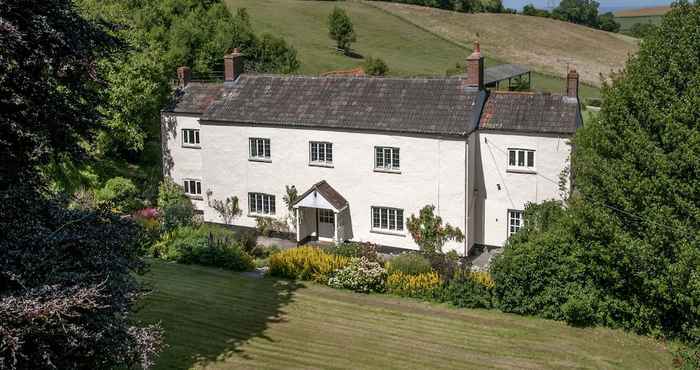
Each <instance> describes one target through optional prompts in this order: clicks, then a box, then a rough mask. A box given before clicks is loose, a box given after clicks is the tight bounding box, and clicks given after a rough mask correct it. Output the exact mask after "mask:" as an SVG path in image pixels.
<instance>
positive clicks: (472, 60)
mask: <svg viewBox="0 0 700 370" xmlns="http://www.w3.org/2000/svg"><path fill="white" fill-rule="evenodd" d="M467 85H469V86H473V87H476V88H478V89H479V90H483V89H484V56H483V55H481V47H480V46H479V41H477V42H475V43H474V52H473V53H472V54H471V55H470V56H469V57H468V58H467Z"/></svg>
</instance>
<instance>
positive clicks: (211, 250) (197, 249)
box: [151, 225, 254, 271]
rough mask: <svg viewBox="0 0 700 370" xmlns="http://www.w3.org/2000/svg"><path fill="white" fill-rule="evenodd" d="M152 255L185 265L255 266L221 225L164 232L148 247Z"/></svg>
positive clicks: (186, 227) (235, 269)
mask: <svg viewBox="0 0 700 370" xmlns="http://www.w3.org/2000/svg"><path fill="white" fill-rule="evenodd" d="M151 253H152V254H153V255H154V256H155V257H160V258H163V259H165V260H169V261H175V262H178V263H184V264H197V265H202V266H214V267H221V268H225V269H228V270H234V271H246V270H250V269H252V268H253V267H254V264H253V258H252V257H251V256H250V255H248V254H247V253H246V252H244V251H243V250H242V249H241V248H240V246H239V245H238V244H237V242H236V237H235V234H234V233H233V232H232V231H230V230H226V229H224V228H222V227H216V226H211V225H207V226H202V227H198V228H194V227H190V226H185V227H178V228H176V229H175V230H173V231H171V232H169V233H167V234H165V235H164V236H163V238H162V239H161V241H159V242H158V243H156V244H155V245H154V246H153V248H152V249H151Z"/></svg>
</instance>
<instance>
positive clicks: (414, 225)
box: [406, 205, 464, 254]
mask: <svg viewBox="0 0 700 370" xmlns="http://www.w3.org/2000/svg"><path fill="white" fill-rule="evenodd" d="M406 227H407V228H408V231H409V232H410V233H411V236H412V237H413V240H414V241H415V242H416V244H418V246H420V248H421V251H423V252H424V253H427V254H436V253H442V246H443V245H445V243H446V242H448V241H450V240H454V241H458V242H462V241H464V234H463V233H462V231H461V230H460V229H459V228H457V227H453V226H451V225H450V224H449V223H448V224H445V225H443V224H442V218H441V217H440V216H438V215H436V214H435V206H432V205H431V206H425V207H423V208H421V210H420V212H419V214H418V217H416V216H415V215H411V217H409V218H408V220H407V222H406Z"/></svg>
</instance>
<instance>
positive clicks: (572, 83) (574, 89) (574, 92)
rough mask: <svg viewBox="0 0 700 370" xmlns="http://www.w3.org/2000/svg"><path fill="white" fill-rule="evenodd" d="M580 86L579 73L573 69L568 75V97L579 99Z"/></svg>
mask: <svg viewBox="0 0 700 370" xmlns="http://www.w3.org/2000/svg"><path fill="white" fill-rule="evenodd" d="M578 85H579V79H578V72H576V68H571V69H569V72H568V73H567V74H566V96H569V97H572V98H578Z"/></svg>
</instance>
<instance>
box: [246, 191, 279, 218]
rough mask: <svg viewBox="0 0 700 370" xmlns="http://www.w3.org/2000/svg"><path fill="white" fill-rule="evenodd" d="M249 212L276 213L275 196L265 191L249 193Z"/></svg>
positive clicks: (260, 213)
mask: <svg viewBox="0 0 700 370" xmlns="http://www.w3.org/2000/svg"><path fill="white" fill-rule="evenodd" d="M248 212H250V213H251V214H259V215H274V214H275V196H274V195H270V194H263V193H248Z"/></svg>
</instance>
